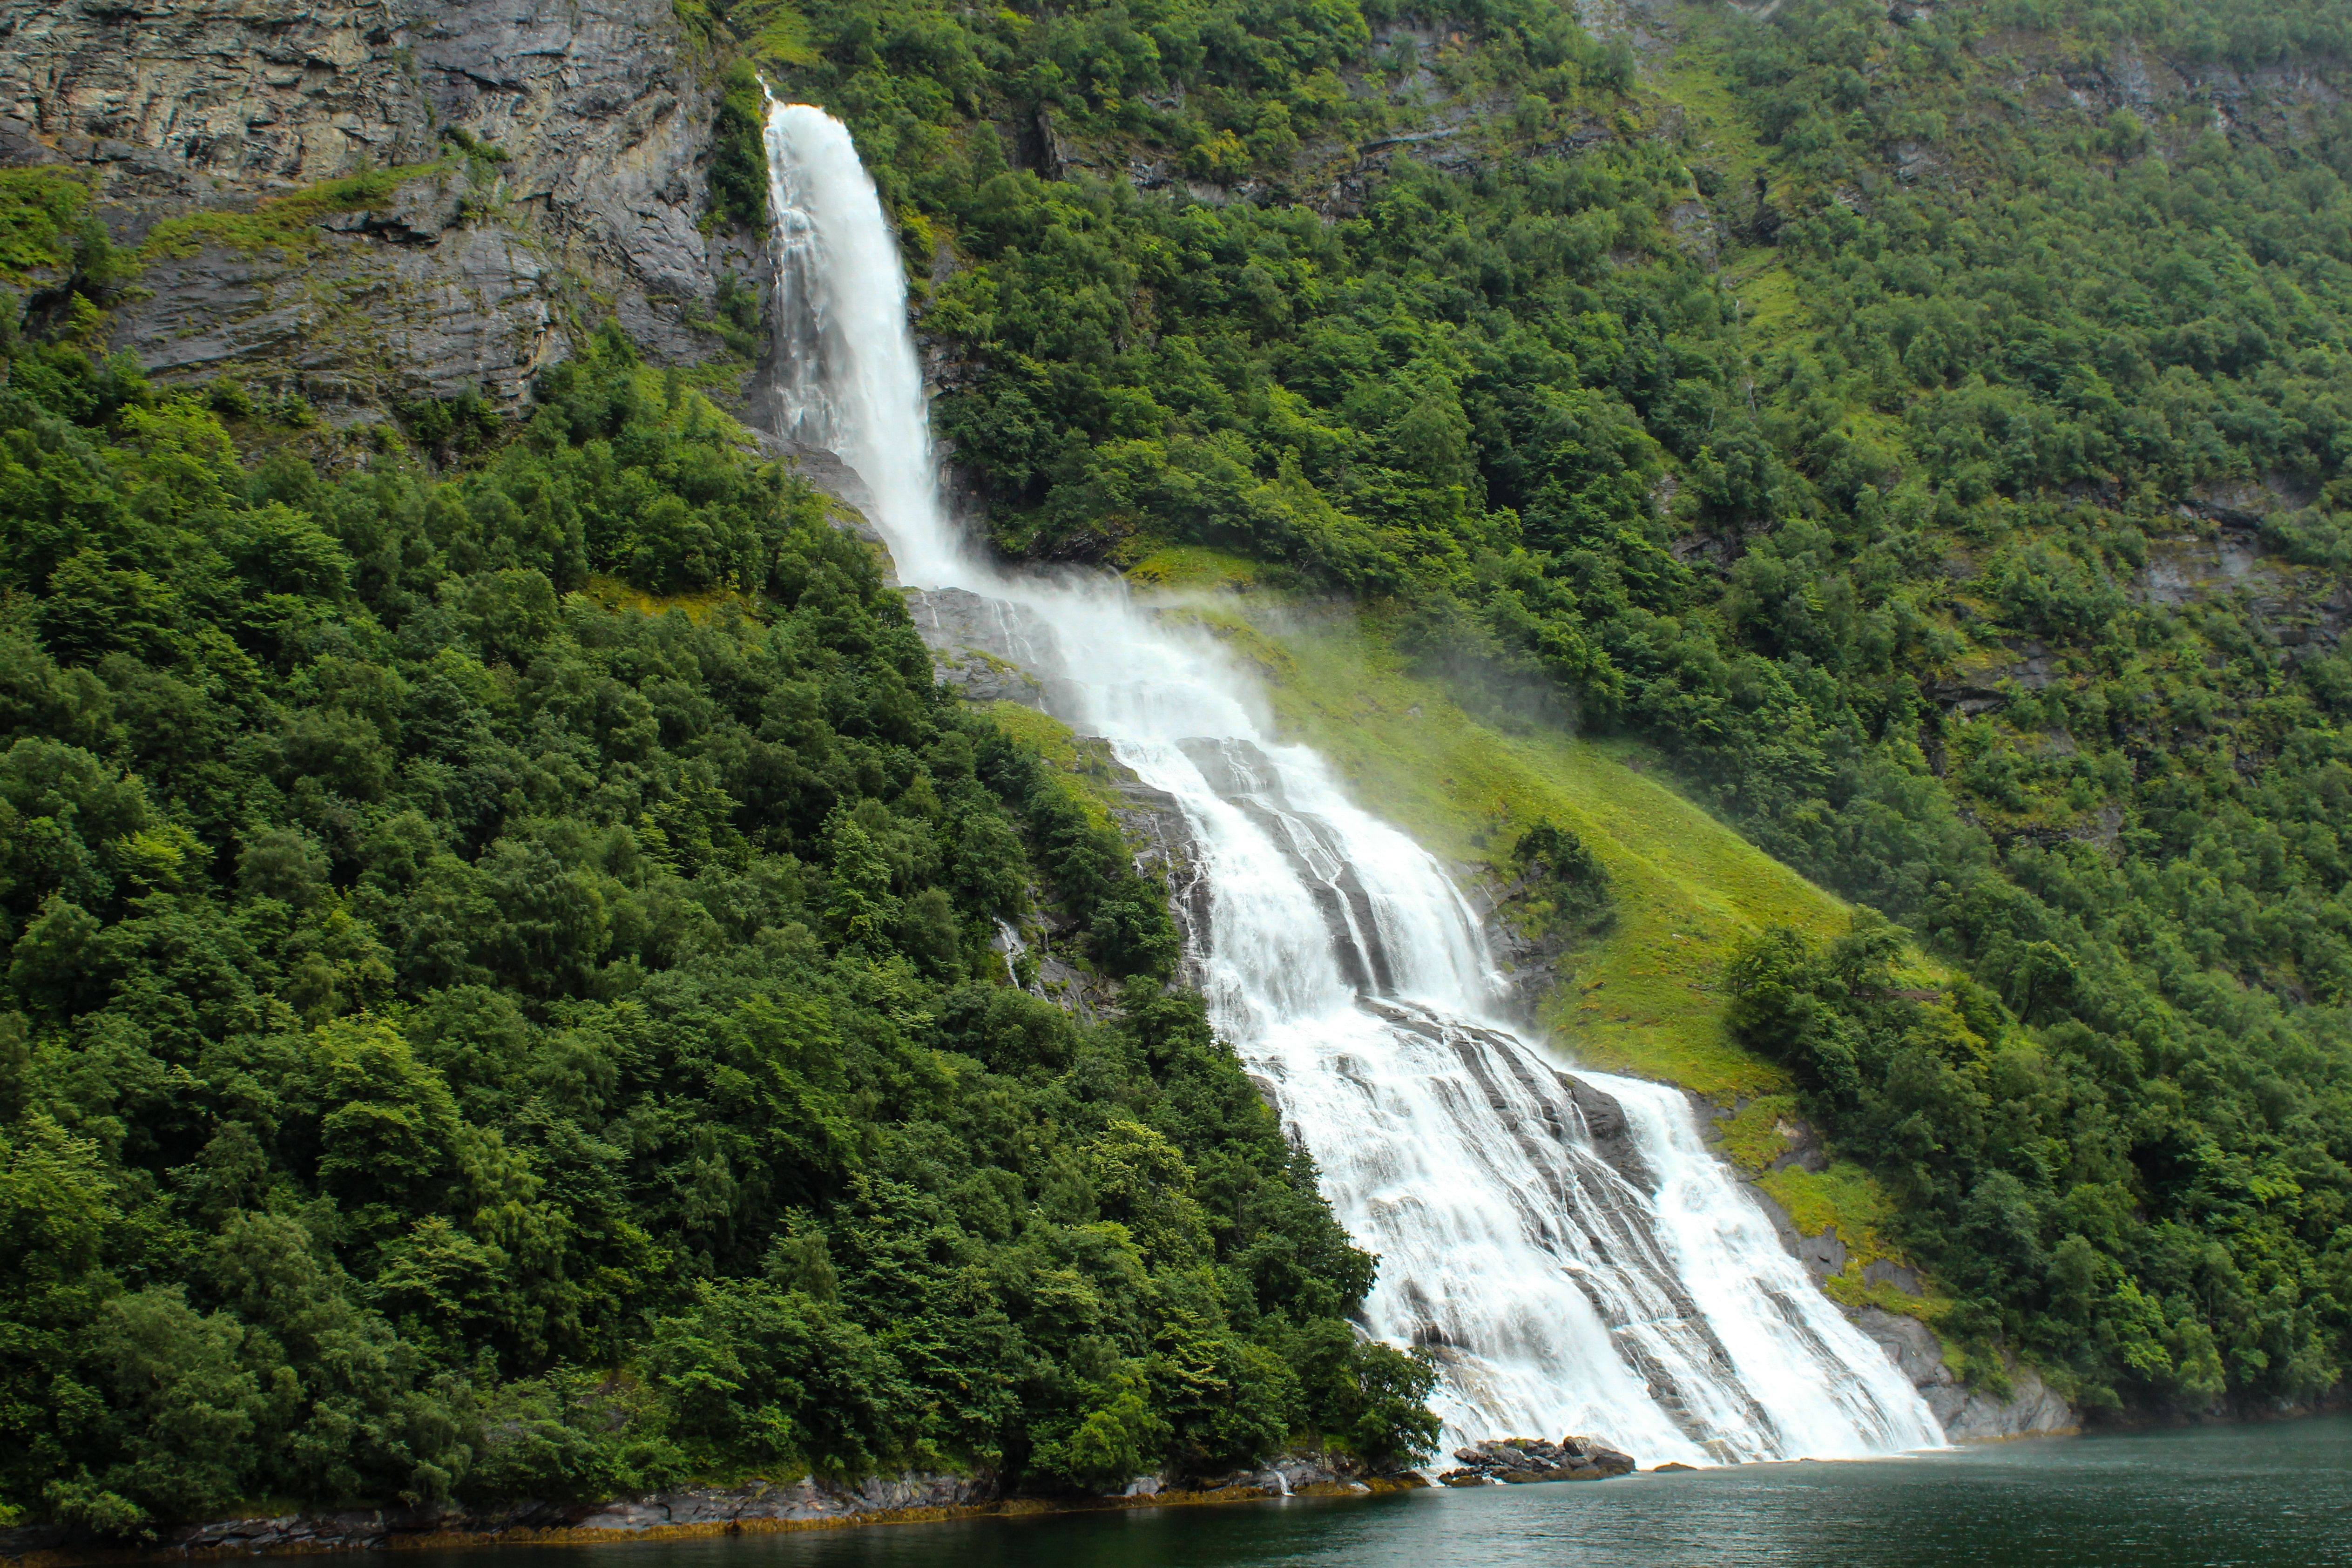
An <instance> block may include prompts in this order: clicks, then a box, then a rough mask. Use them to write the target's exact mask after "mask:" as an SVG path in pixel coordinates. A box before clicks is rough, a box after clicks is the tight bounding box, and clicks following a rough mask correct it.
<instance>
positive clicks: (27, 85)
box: [0, 0, 759, 417]
mask: <svg viewBox="0 0 2352 1568" xmlns="http://www.w3.org/2000/svg"><path fill="white" fill-rule="evenodd" d="M715 103H716V100H715V88H714V85H713V84H712V83H711V82H710V81H709V80H708V79H707V73H698V70H697V69H696V68H695V67H694V65H693V63H692V61H691V59H690V57H689V51H688V40H687V39H686V37H685V36H684V35H683V33H682V31H681V29H680V27H679V25H678V22H677V18H676V16H674V14H673V12H672V9H671V6H670V3H669V0H571V3H568V4H557V3H555V0H474V3H468V0H353V3H336V0H326V3H321V4H303V3H299V0H228V3H225V4H224V3H215V0H64V3H63V4H58V3H55V0H0V163H13V164H19V165H22V164H27V163H54V164H62V165H67V166H70V167H73V168H75V169H77V170H79V171H80V172H82V173H84V174H87V175H89V176H90V177H92V179H93V180H94V183H95V186H96V189H97V193H98V200H99V204H100V213H101V215H102V216H103V217H104V218H105V220H106V222H107V224H108V226H109V228H110V230H111V231H112V232H113V234H114V237H115V238H116V240H117V241H118V242H119V243H123V244H136V243H139V242H141V241H142V240H143V239H145V238H146V237H148V235H149V234H150V232H151V231H152V229H153V227H154V226H155V225H156V224H158V223H160V222H163V221H164V220H166V219H170V218H174V217H183V216H188V215H191V214H194V213H199V212H205V211H220V212H230V213H236V212H247V211H250V210H252V209H253V208H254V207H255V206H256V205H257V204H259V203H261V202H263V201H265V200H267V199H268V198H270V197H273V196H284V195H289V194H290V193H293V192H296V191H299V190H302V189H305V188H308V187H312V186H316V185H317V184H320V183H321V182H323V181H328V180H334V179H339V178H342V177H346V176H349V175H352V174H358V173H361V172H363V171H366V170H371V169H373V170H378V171H383V170H391V169H398V168H405V167H411V166H415V165H418V164H428V163H435V162H436V161H441V160H443V159H445V158H449V161H450V163H451V164H452V166H451V167H449V168H448V169H447V170H446V172H443V173H440V174H436V175H430V176H426V177H424V178H419V179H415V180H412V181H409V182H407V183H405V184H402V185H400V186H399V188H398V189H397V190H396V191H394V192H393V193H392V194H391V195H388V196H387V197H386V198H385V199H384V201H383V204H382V205H380V206H378V207H373V208H371V209H369V210H365V211H359V212H343V213H339V214H336V215H334V216H331V217H330V218H328V219H327V220H326V221H325V222H324V223H323V224H320V225H317V226H312V227H310V228H309V229H307V230H306V231H305V233H304V243H305V248H306V249H307V251H308V254H305V255H297V256H289V255H286V254H284V253H282V252H281V251H279V250H277V249H274V248H270V247H258V248H247V247H241V246H239V245H235V244H226V243H219V242H217V241H215V242H212V243H205V244H202V245H201V246H198V247H194V253H193V254H190V255H186V256H184V257H174V258H162V259H159V260H158V261H157V263H156V264H155V265H153V266H152V267H151V268H149V270H148V271H147V272H146V274H145V275H144V276H143V277H142V279H140V280H139V281H140V283H141V284H142V286H143V297H135V298H134V299H133V300H131V301H129V302H127V303H126V304H125V305H124V306H123V307H122V308H121V309H120V310H118V311H117V312H116V316H115V327H114V333H115V336H114V344H113V346H115V347H116V348H119V349H127V350H129V351H130V352H131V353H135V354H136V355H138V357H139V358H140V360H141V361H142V363H144V364H145V365H146V366H147V367H148V368H149V370H150V371H151V372H152V373H154V374H159V375H163V376H167V377H168V376H173V375H194V376H204V375H209V374H219V373H224V372H230V373H234V374H238V375H241V376H243V377H245V378H247V380H249V381H253V382H257V383H258V384H264V385H268V386H270V387H272V388H275V389H278V390H287V391H291V390H299V391H300V392H302V393H303V394H304V395H306V396H308V397H310V399H311V400H312V401H313V402H314V403H317V404H320V405H321V406H322V407H323V408H324V410H325V411H326V412H328V413H329V414H330V416H334V417H357V416H363V414H364V412H365V411H367V410H370V409H381V408H383V407H384V406H386V405H389V404H391V403H394V402H396V401H399V400H403V399H410V398H416V397H421V396H428V395H429V396H441V397H447V396H454V395H461V394H463V393H466V392H467V391H469V390H471V391H478V392H480V393H482V394H484V395H488V397H489V398H490V399H491V400H492V401H493V402H494V403H497V404H501V405H507V404H512V403H514V402H515V401H517V400H519V399H522V398H525V397H527V396H528V395H529V383H530V377H531V376H532V375H533V374H534V373H535V372H536V371H537V370H539V369H540V367H541V366H542V365H544V364H546V363H550V362H551V361H552V360H555V359H558V358H561V357H562V355H563V354H564V353H566V352H567V350H568V347H569V344H570V343H571V342H572V340H573V339H574V338H575V337H576V336H577V334H578V333H580V332H581V331H584V330H586V329H588V328H590V327H593V325H594V324H595V323H596V322H597V321H601V320H602V319H604V317H605V316H606V315H608V314H613V315H617V316H618V318H619V320H620V321H621V323H622V325H623V326H625V328H627V330H628V331H629V332H630V334H631V335H632V336H633V337H635V339H636V340H637V341H638V342H639V343H640V345H642V346H643V347H644V348H645V349H646V351H647V352H648V353H650V354H651V355H653V356H654V357H655V358H656V360H661V361H678V362H685V361H697V360H708V359H711V358H715V357H717V356H718V355H719V353H721V352H722V351H721V348H720V345H719V342H718V340H717V339H716V338H715V337H712V336H710V335H709V334H708V333H706V332H703V331H698V330H696V329H695V328H694V327H693V326H692V325H691V324H689V323H690V321H693V320H708V319H709V313H710V309H711V305H712V302H713V301H714V300H715V298H716V296H717V293H718V289H719V279H720V277H721V276H722V275H723V274H725V273H728V272H733V273H736V274H738V275H740V276H744V277H747V278H748V277H752V276H755V275H756V271H757V266H758V262H757V256H756V254H755V249H756V247H757V245H758V243H759V241H758V240H757V239H756V238H755V237H748V236H741V235H709V234H706V233H704V232H703V227H702V219H703V218H704V216H705V214H706V212H707V210H708V205H709V197H708V193H707V189H706V183H705V180H704V177H703V163H704V162H705V160H706V158H707V155H708V147H709V132H710V121H711V116H712V113H713V110H714V109H715ZM452 127H454V128H457V129H458V130H460V131H463V132H466V133H467V135H469V136H470V137H471V138H473V139H474V141H475V142H476V143H477V144H478V145H484V146H493V147H495V148H497V149H498V150H499V151H500V152H502V153H504V154H505V155H506V156H505V160H504V161H503V162H492V161H490V160H488V159H482V158H473V159H468V158H465V157H462V156H458V157H450V154H451V153H453V151H454V150H455V148H454V144H453V142H452V141H451V140H450V138H449V137H448V135H447V132H448V130H449V128H452ZM136 292H138V291H134V293H136Z"/></svg>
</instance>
